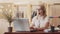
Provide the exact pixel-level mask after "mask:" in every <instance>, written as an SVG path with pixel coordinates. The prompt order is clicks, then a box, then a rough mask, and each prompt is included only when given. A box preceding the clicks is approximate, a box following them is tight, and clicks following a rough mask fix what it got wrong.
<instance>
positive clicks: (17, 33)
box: [4, 32, 60, 34]
mask: <svg viewBox="0 0 60 34" xmlns="http://www.w3.org/2000/svg"><path fill="white" fill-rule="evenodd" d="M4 34H60V32H48V33H47V32H5V33H4Z"/></svg>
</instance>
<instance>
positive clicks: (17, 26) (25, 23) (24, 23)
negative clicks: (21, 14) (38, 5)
mask: <svg viewBox="0 0 60 34" xmlns="http://www.w3.org/2000/svg"><path fill="white" fill-rule="evenodd" d="M13 25H14V30H15V31H17V32H18V31H19V32H21V31H30V28H29V19H27V18H19V19H18V18H16V19H14V22H13Z"/></svg>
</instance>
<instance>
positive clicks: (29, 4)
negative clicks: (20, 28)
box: [0, 0, 60, 34]
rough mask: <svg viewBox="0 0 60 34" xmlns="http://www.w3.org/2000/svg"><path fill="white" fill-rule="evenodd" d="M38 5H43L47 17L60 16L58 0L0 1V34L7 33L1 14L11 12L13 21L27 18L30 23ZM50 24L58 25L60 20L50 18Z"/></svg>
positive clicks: (6, 25)
mask: <svg viewBox="0 0 60 34" xmlns="http://www.w3.org/2000/svg"><path fill="white" fill-rule="evenodd" d="M40 4H44V5H45V7H46V12H47V16H49V17H50V16H57V17H58V16H60V0H0V34H3V33H4V32H7V31H8V22H7V20H6V19H3V18H4V16H3V17H2V14H1V13H2V12H11V14H12V18H13V19H14V18H28V19H29V23H31V20H32V14H33V12H36V11H37V9H38V8H39V5H40ZM50 23H51V24H54V26H57V25H60V18H50ZM12 27H13V23H12ZM13 31H14V29H13Z"/></svg>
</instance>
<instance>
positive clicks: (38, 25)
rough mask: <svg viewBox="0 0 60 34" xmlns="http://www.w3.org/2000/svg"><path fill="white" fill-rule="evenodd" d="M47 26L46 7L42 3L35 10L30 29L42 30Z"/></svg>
mask: <svg viewBox="0 0 60 34" xmlns="http://www.w3.org/2000/svg"><path fill="white" fill-rule="evenodd" d="M48 27H49V18H48V17H47V15H46V9H45V7H44V5H41V6H40V8H39V9H38V11H37V16H35V17H34V18H33V19H32V25H31V28H32V29H36V30H44V29H47V28H48Z"/></svg>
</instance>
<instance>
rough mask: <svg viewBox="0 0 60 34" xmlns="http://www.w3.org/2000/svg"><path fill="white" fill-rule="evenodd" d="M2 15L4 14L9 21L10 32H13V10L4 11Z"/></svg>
mask: <svg viewBox="0 0 60 34" xmlns="http://www.w3.org/2000/svg"><path fill="white" fill-rule="evenodd" d="M2 15H3V17H4V19H6V20H7V21H8V23H9V27H8V32H12V26H11V23H12V21H13V20H12V12H8V11H3V12H2Z"/></svg>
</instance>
